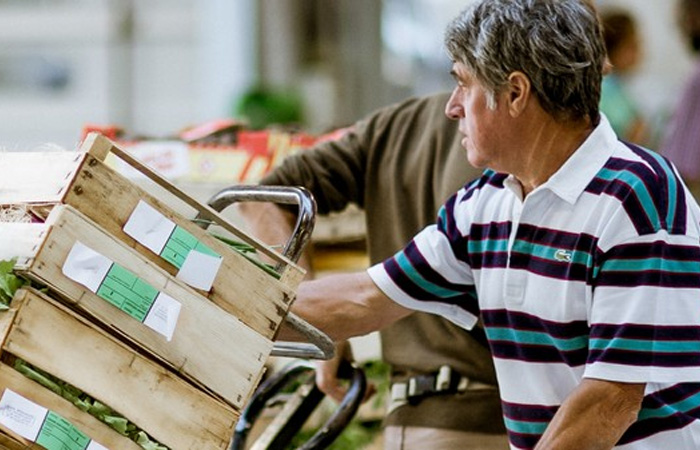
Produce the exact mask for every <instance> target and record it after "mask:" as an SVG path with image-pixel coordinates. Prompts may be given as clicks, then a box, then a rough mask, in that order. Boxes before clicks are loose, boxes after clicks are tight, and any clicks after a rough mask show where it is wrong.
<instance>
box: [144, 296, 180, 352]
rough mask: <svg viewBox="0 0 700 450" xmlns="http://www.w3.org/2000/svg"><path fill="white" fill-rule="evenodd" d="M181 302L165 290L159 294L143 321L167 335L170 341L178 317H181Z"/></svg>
mask: <svg viewBox="0 0 700 450" xmlns="http://www.w3.org/2000/svg"><path fill="white" fill-rule="evenodd" d="M180 309H181V305H180V302H178V301H177V300H175V299H174V298H172V297H171V296H169V295H168V294H165V293H163V292H161V293H159V294H158V297H156V301H155V302H154V303H153V306H152V307H151V310H150V311H149V312H148V315H147V316H146V320H144V321H143V323H144V324H145V325H146V326H148V327H149V328H151V329H153V330H155V331H157V332H158V333H160V334H162V335H163V336H165V338H166V339H167V340H168V342H170V341H171V340H172V338H173V333H175V326H176V325H177V319H178V317H180Z"/></svg>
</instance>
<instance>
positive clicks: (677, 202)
mask: <svg viewBox="0 0 700 450" xmlns="http://www.w3.org/2000/svg"><path fill="white" fill-rule="evenodd" d="M624 144H625V145H627V147H628V148H629V149H630V150H632V152H633V153H634V154H636V155H637V156H639V157H640V158H642V159H643V160H644V161H645V162H646V163H647V164H649V165H650V166H651V167H652V168H653V169H654V171H655V172H656V174H657V176H658V178H659V181H660V183H657V186H659V187H660V188H661V189H662V193H663V200H665V208H663V209H662V210H661V211H662V212H663V216H664V217H666V216H667V215H668V213H669V207H674V208H675V210H674V214H673V215H672V217H673V222H672V223H670V224H667V227H668V231H669V233H671V234H685V232H686V223H687V217H686V207H687V201H686V198H685V189H683V185H682V183H681V181H680V179H679V178H678V176H676V172H675V170H673V165H672V164H671V162H670V161H669V160H668V158H666V157H664V156H661V155H659V154H657V153H655V154H652V153H651V151H650V150H646V149H643V148H641V147H639V146H637V145H634V144H631V143H628V142H625V143H624ZM660 161H661V162H663V164H662V163H661V162H660ZM669 175H670V178H669ZM671 183H672V184H673V187H674V191H675V198H671V197H670V196H671V194H670V189H669V186H670V184H671Z"/></svg>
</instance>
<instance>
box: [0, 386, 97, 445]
mask: <svg viewBox="0 0 700 450" xmlns="http://www.w3.org/2000/svg"><path fill="white" fill-rule="evenodd" d="M0 423H1V424H2V425H4V426H6V427H7V428H8V429H10V430H12V431H13V432H15V433H17V434H19V435H20V436H22V437H23V438H25V439H29V440H30V441H32V442H36V443H37V444H39V445H41V446H43V447H44V448H46V449H48V450H107V447H104V446H103V445H100V444H98V443H97V442H95V441H93V440H91V439H90V438H89V437H88V436H87V435H86V434H85V433H83V432H82V431H80V430H79V429H77V428H76V427H75V426H74V425H73V424H72V423H70V422H69V421H68V420H66V419H64V418H63V417H62V416H61V415H59V414H56V413H55V412H53V411H50V410H48V409H46V408H44V407H43V406H41V405H38V404H36V403H34V402H33V401H31V400H28V399H26V398H24V397H22V396H21V395H19V394H17V393H16V392H14V391H12V390H10V389H5V391H4V392H3V394H2V399H0Z"/></svg>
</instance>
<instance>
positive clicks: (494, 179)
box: [461, 169, 508, 202]
mask: <svg viewBox="0 0 700 450" xmlns="http://www.w3.org/2000/svg"><path fill="white" fill-rule="evenodd" d="M506 178H508V175H507V174H503V173H497V172H494V171H493V170H489V169H487V170H485V171H484V173H483V174H482V175H481V178H478V179H476V180H474V181H473V182H472V183H470V184H469V185H468V187H467V192H466V193H465V194H464V197H463V198H462V200H461V201H463V202H465V201H467V200H469V199H470V198H471V197H472V196H473V195H474V194H475V193H476V192H477V191H479V190H481V189H482V188H483V187H484V186H487V185H488V186H493V187H495V188H497V189H503V188H504V185H503V182H504V181H505V179H506Z"/></svg>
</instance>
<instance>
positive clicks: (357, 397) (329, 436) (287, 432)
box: [231, 361, 367, 450]
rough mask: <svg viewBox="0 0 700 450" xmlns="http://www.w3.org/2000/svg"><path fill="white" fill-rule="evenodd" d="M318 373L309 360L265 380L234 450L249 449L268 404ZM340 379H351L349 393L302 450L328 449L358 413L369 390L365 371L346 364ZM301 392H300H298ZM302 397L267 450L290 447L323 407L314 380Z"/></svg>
mask: <svg viewBox="0 0 700 450" xmlns="http://www.w3.org/2000/svg"><path fill="white" fill-rule="evenodd" d="M314 371H315V368H314V366H313V364H311V363H309V362H307V361H299V362H295V363H292V364H290V365H288V366H287V367H285V368H284V369H283V370H280V371H279V372H277V373H275V374H274V375H272V376H271V377H270V378H268V379H267V380H265V381H264V382H263V383H262V384H261V385H260V386H259V387H258V389H257V390H256V391H255V394H253V397H252V398H251V400H250V402H249V403H248V406H246V408H245V409H244V410H243V413H242V414H241V417H240V419H239V420H238V423H237V424H236V429H235V433H234V435H233V441H232V443H231V450H244V449H245V448H246V441H247V438H248V434H249V433H250V430H251V429H252V428H253V424H254V423H255V421H256V420H257V418H258V417H259V416H260V414H261V413H262V411H263V410H265V408H266V407H267V404H268V402H269V401H270V400H272V399H273V398H274V397H275V396H276V395H277V394H278V393H279V392H280V390H281V389H283V388H285V387H286V386H288V385H289V384H290V383H292V382H294V381H295V380H298V379H299V378H302V377H304V376H307V377H310V375H311V374H313V373H314ZM339 377H341V378H343V379H349V380H350V386H349V388H348V392H347V394H346V395H345V397H344V398H343V400H342V401H341V402H340V405H338V408H337V409H336V410H335V411H334V413H333V414H332V415H331V417H330V418H329V419H328V420H327V421H326V422H325V423H324V424H323V426H321V428H320V429H319V430H318V431H317V432H316V433H315V434H314V435H313V436H312V437H311V438H310V439H309V440H308V441H307V442H305V443H304V445H302V446H301V447H299V449H301V450H312V449H314V450H316V449H324V448H327V447H328V446H329V445H330V444H331V443H332V442H333V441H335V439H336V438H337V437H338V436H339V435H340V433H342V432H343V430H344V429H345V427H347V425H348V424H349V423H350V421H351V420H352V418H353V417H354V416H355V414H356V413H357V410H358V408H359V407H360V404H361V403H362V400H363V398H364V396H365V392H366V390H367V380H366V377H365V374H364V372H363V371H362V370H361V369H359V368H356V367H353V366H352V365H351V364H350V363H347V362H344V363H343V364H341V368H340V371H339ZM299 389H300V388H299ZM299 389H297V391H298V390H299ZM302 397H303V398H301V400H300V402H299V405H298V406H297V407H296V409H295V410H294V412H293V413H292V414H290V415H289V417H288V419H287V421H286V422H285V423H284V424H283V425H282V426H281V427H280V429H278V430H274V432H273V433H272V437H268V438H267V440H268V441H269V442H268V443H267V445H266V446H265V447H264V448H265V449H267V450H283V449H285V448H287V447H288V446H289V444H290V442H291V441H292V439H293V438H294V436H295V435H296V434H297V433H298V432H299V430H300V429H301V427H302V426H303V425H304V422H305V421H306V419H308V417H309V416H310V415H311V413H312V412H313V411H314V410H315V409H316V407H317V406H318V405H319V404H320V402H321V400H323V397H324V394H323V392H321V390H320V389H318V387H317V386H316V384H315V383H314V382H313V377H311V386H310V389H308V393H305V394H304V395H303V396H302ZM266 431H268V430H266ZM258 442H259V441H258ZM255 445H256V446H257V442H256V444H255ZM263 445H264V444H263Z"/></svg>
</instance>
